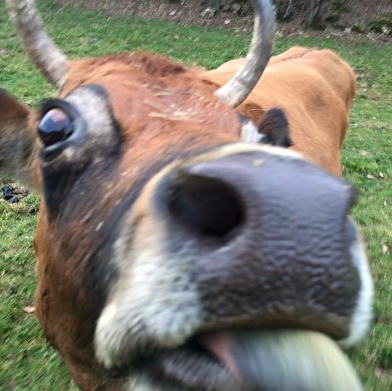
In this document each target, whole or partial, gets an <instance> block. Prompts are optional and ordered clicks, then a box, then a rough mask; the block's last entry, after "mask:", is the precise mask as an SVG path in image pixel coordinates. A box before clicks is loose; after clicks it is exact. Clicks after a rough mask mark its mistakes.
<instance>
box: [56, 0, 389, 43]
mask: <svg viewBox="0 0 392 391" xmlns="http://www.w3.org/2000/svg"><path fill="white" fill-rule="evenodd" d="M56 3H57V4H59V5H73V6H76V7H79V8H84V9H88V10H99V11H100V12H104V13H106V14H110V15H119V16H121V17H141V18H145V19H158V20H168V21H172V22H175V23H181V24H185V25H188V24H194V25H198V26H215V27H223V28H233V29H235V30H238V31H243V32H248V31H251V30H252V28H253V16H252V15H251V14H250V13H246V12H242V11H241V10H239V9H237V11H236V12H233V10H230V11H226V12H225V11H224V10H221V11H219V12H217V13H216V14H215V15H213V14H212V13H211V12H205V11H206V9H207V8H213V4H214V1H213V0H204V1H202V0H181V1H174V0H144V1H140V0H56ZM344 4H345V11H342V13H341V15H340V17H339V20H338V21H335V22H334V23H331V24H327V25H326V26H327V27H326V28H325V29H323V31H314V30H306V29H305V27H304V25H303V23H302V17H303V15H301V13H297V14H296V15H294V17H292V18H291V19H290V21H288V22H282V23H279V26H278V30H279V33H280V34H281V35H283V36H298V35H321V34H323V35H324V36H325V33H327V34H330V35H334V36H342V37H344V38H348V39H350V40H360V39H362V38H364V37H366V38H368V39H371V40H374V41H379V42H392V31H391V30H389V27H388V25H387V23H386V24H385V26H384V25H383V21H387V20H389V18H391V21H392V2H391V0H347V1H346V2H345V3H344ZM244 13H245V15H244ZM372 25H373V26H375V25H377V26H378V25H379V28H378V31H377V29H372V27H371V26H372Z"/></svg>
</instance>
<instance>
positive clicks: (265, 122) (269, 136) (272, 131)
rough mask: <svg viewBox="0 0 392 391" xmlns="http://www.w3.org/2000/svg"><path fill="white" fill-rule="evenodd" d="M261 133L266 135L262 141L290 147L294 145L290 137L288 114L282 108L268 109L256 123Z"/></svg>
mask: <svg viewBox="0 0 392 391" xmlns="http://www.w3.org/2000/svg"><path fill="white" fill-rule="evenodd" d="M256 126H257V129H258V131H259V133H260V134H262V135H264V137H262V138H261V140H260V143H262V144H270V145H275V146H278V147H283V148H288V147H291V146H293V145H294V143H293V141H292V140H291V137H290V127H289V123H288V121H287V117H286V114H285V113H284V111H283V110H281V109H277V108H275V109H271V110H268V111H267V112H266V113H265V114H264V115H263V116H262V117H261V118H260V120H259V121H258V122H257V123H256Z"/></svg>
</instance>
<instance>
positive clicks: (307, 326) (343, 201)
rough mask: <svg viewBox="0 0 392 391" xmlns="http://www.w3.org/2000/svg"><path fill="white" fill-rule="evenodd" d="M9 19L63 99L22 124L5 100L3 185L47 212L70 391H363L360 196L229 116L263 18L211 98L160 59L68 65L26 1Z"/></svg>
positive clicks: (263, 53)
mask: <svg viewBox="0 0 392 391" xmlns="http://www.w3.org/2000/svg"><path fill="white" fill-rule="evenodd" d="M8 3H9V7H10V9H11V13H12V15H13V17H14V19H15V20H16V22H17V24H18V26H19V30H20V31H21V34H22V37H23V39H24V42H25V44H26V47H27V49H28V51H29V53H30V54H31V56H32V58H33V60H34V61H35V62H36V64H37V65H38V67H39V68H40V69H41V70H42V72H43V73H44V74H45V75H46V76H47V77H48V79H49V80H50V81H51V82H52V83H54V84H55V85H56V86H58V87H59V88H60V93H59V97H58V98H57V99H54V100H50V101H49V102H47V103H46V104H45V105H44V106H43V107H42V108H41V109H40V110H38V111H30V110H28V109H27V108H25V107H24V106H23V105H21V104H20V103H18V102H17V101H16V100H14V99H13V98H11V97H9V96H8V95H6V94H5V93H4V92H0V169H1V171H2V172H3V173H7V174H9V175H13V176H15V177H17V178H19V179H21V180H23V181H25V182H27V183H29V184H30V185H31V186H34V187H36V188H37V189H38V190H39V191H40V192H41V193H42V195H43V205H42V208H41V213H40V219H39V224H38V227H37V233H36V236H35V248H36V254H37V259H38V274H39V276H38V277H39V278H38V288H37V294H36V302H37V313H38V317H39V320H40V322H41V325H42V327H43V329H44V331H45V333H46V335H47V337H48V339H49V340H50V341H51V343H52V344H53V345H54V346H55V347H56V348H57V349H59V351H60V353H61V354H62V356H63V357H64V359H65V361H66V363H67V365H68V367H69V368H70V370H71V373H72V374H73V376H74V378H75V381H76V382H77V384H79V385H80V386H81V387H82V388H83V389H86V390H92V389H113V390H117V389H122V390H135V391H141V390H181V391H185V390H214V391H223V390H238V389H240V388H241V387H243V388H244V389H263V390H276V389H279V390H283V389H284V390H298V389H300V390H315V389H317V390H329V391H331V390H337V389H342V388H339V387H341V386H342V384H344V386H343V388H345V389H350V390H355V389H359V385H358V381H357V379H356V377H355V376H354V375H353V374H352V373H351V372H350V370H347V368H348V365H347V363H346V361H345V360H344V359H343V358H342V354H341V353H340V352H339V350H337V349H335V344H334V343H333V342H332V340H336V341H338V342H340V343H341V344H343V345H346V346H350V345H352V344H354V343H355V342H357V341H358V340H360V339H361V338H362V336H363V335H364V333H365V332H366V330H367V328H368V323H369V318H370V312H371V311H370V305H371V292H372V284H371V278H370V274H369V270H368V266H367V261H366V256H365V252H364V249H363V245H362V243H361V240H360V235H359V233H358V232H357V229H356V228H355V226H354V224H353V222H352V221H351V220H350V219H349V218H348V216H347V213H348V211H349V209H350V207H351V206H352V204H353V200H354V195H353V191H352V189H351V187H350V186H349V185H348V184H346V183H345V182H343V181H342V180H341V179H339V178H337V177H334V176H332V175H330V174H328V173H327V172H325V171H323V170H321V169H319V168H317V167H315V166H313V165H312V164H311V163H309V162H308V161H306V160H305V159H304V158H303V157H301V156H299V155H297V154H296V153H294V152H290V151H288V150H285V149H283V148H276V147H273V146H269V145H260V143H254V144H251V143H249V142H251V141H256V142H260V139H261V142H263V140H267V141H268V140H280V141H276V142H277V143H280V144H282V145H289V144H290V142H289V140H288V139H287V135H283V136H277V137H275V136H273V132H274V129H273V128H274V127H275V125H274V124H277V123H282V122H283V123H284V120H277V121H274V120H271V121H267V122H268V124H267V125H266V127H267V128H268V132H267V133H268V135H267V136H266V137H264V138H263V137H260V136H258V134H257V133H256V131H255V126H254V125H252V124H251V123H249V121H247V120H246V119H244V118H242V117H241V116H240V115H239V114H238V113H237V112H236V110H235V109H234V107H235V106H236V105H238V104H239V103H240V102H242V101H243V100H244V99H245V98H246V96H247V94H248V93H249V91H250V90H251V89H252V86H253V85H254V84H255V83H256V82H257V80H258V78H259V76H260V74H261V73H262V70H263V68H264V67H265V65H266V63H267V61H268V58H269V55H270V49H271V44H272V36H273V22H272V21H273V17H272V13H271V7H270V4H269V2H268V1H264V0H263V1H259V2H255V9H256V11H257V15H259V14H260V15H262V16H261V17H259V16H256V19H255V20H256V29H255V35H254V39H253V44H252V49H251V52H250V54H249V55H248V62H247V63H246V65H245V67H244V68H243V69H242V70H241V71H240V73H239V74H238V76H236V77H235V79H234V80H232V81H230V82H229V83H228V84H227V85H225V86H223V87H221V88H220V89H219V90H218V91H216V92H215V90H216V86H214V85H211V84H210V83H206V82H205V81H203V80H201V79H200V78H199V77H198V73H197V72H196V71H193V70H189V69H186V68H184V67H183V66H181V65H179V64H175V63H172V62H170V61H169V60H167V59H166V58H162V57H159V56H152V55H145V54H133V55H121V56H114V57H104V58H99V59H89V60H83V61H75V62H69V61H68V60H67V59H66V58H65V56H64V55H63V54H61V53H60V52H59V51H58V49H57V48H56V47H55V46H54V45H53V43H52V42H51V41H50V40H49V38H48V37H47V36H46V34H45V32H44V31H43V29H42V26H41V24H40V21H39V19H38V18H37V15H36V12H35V8H34V4H31V3H33V1H32V0H24V1H13V0H9V1H8ZM259 18H261V19H262V20H261V21H260V20H259ZM259 30H261V31H262V34H261V35H260V31H259ZM254 69H255V70H256V71H255V72H253V71H252V70H254ZM280 116H281V113H279V112H278V111H273V112H272V113H270V119H271V118H272V119H273V118H275V119H276V118H279V117H280ZM260 127H261V128H262V127H263V125H262V124H261V125H260ZM279 127H280V126H277V128H279ZM281 127H282V128H285V127H286V125H285V124H284V125H282V126H281ZM241 138H242V141H246V142H240V141H241ZM290 330H291V331H290ZM321 351H322V352H323V353H321ZM323 360H324V361H323ZM331 362H332V363H333V364H331ZM331 368H332V369H333V373H332V374H331V373H329V372H328V371H330V370H331ZM342 368H343V369H342ZM334 382H335V383H334ZM336 382H337V383H336ZM336 384H338V385H337V386H336ZM99 387H102V388H99ZM248 387H250V388H248ZM252 387H256V388H252ZM257 387H258V388H257ZM334 387H335V388H334ZM336 387H337V388H336ZM241 389H242V388H241Z"/></svg>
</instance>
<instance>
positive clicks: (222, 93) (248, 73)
mask: <svg viewBox="0 0 392 391" xmlns="http://www.w3.org/2000/svg"><path fill="white" fill-rule="evenodd" d="M253 8H254V13H255V17H254V29H253V38H252V42H251V45H250V49H249V52H248V55H247V56H246V62H245V64H244V65H243V66H242V68H241V69H240V70H239V71H238V72H237V73H236V74H235V75H234V77H233V78H232V79H231V80H229V81H228V82H227V83H226V84H225V85H223V86H222V87H220V88H219V89H218V90H217V91H216V92H215V96H216V97H217V98H218V99H219V100H220V101H222V102H224V103H227V104H228V105H230V106H232V107H237V106H238V105H240V104H241V103H242V102H243V101H244V100H245V99H246V97H247V96H248V95H249V94H250V92H251V91H252V90H253V88H254V86H255V85H256V83H257V82H258V81H259V79H260V77H261V75H262V74H263V71H264V69H265V67H266V66H267V64H268V61H269V59H270V57H271V52H272V45H273V41H274V37H275V13H274V10H273V8H272V5H271V1H270V0H253Z"/></svg>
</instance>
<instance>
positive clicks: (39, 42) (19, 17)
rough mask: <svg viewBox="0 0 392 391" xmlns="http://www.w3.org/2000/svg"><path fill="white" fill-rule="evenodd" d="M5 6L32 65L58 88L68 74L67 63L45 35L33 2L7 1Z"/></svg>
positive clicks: (23, 0) (31, 0)
mask: <svg viewBox="0 0 392 391" xmlns="http://www.w3.org/2000/svg"><path fill="white" fill-rule="evenodd" d="M7 5H8V9H9V12H10V15H11V18H12V19H13V21H14V23H15V24H16V26H17V28H18V31H19V34H20V36H21V38H22V41H23V44H24V46H25V48H26V51H27V53H28V55H29V56H30V57H31V59H32V61H33V63H34V64H35V66H36V67H37V68H38V69H39V70H40V71H41V73H42V74H43V75H44V76H45V77H46V79H48V81H49V82H50V83H52V84H53V85H54V86H56V87H60V86H61V85H62V83H63V81H64V79H65V77H66V76H67V74H68V73H69V68H70V65H69V61H68V59H67V57H66V56H65V55H64V54H63V53H62V52H61V51H60V50H59V49H58V47H57V46H56V45H55V44H54V43H53V42H52V40H51V39H50V38H49V36H48V35H47V33H46V31H45V29H44V26H43V24H42V22H41V19H40V17H39V16H38V11H37V6H36V3H35V0H7Z"/></svg>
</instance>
